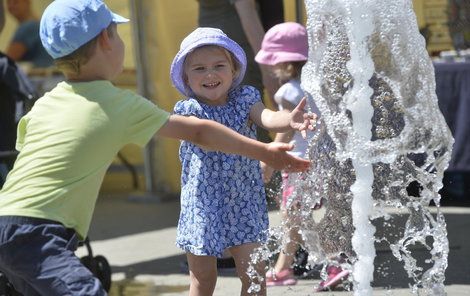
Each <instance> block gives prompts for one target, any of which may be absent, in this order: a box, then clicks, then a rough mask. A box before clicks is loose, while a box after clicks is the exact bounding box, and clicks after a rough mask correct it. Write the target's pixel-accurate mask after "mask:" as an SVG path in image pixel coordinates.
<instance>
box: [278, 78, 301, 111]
mask: <svg viewBox="0 0 470 296" xmlns="http://www.w3.org/2000/svg"><path fill="white" fill-rule="evenodd" d="M274 96H275V100H276V102H277V103H278V104H282V100H285V101H287V102H289V103H291V104H292V105H294V106H295V105H297V104H298V103H300V101H301V100H302V98H303V97H304V92H303V90H302V89H301V88H300V85H295V84H294V83H292V82H287V83H285V84H283V85H282V86H281V87H280V88H279V90H278V91H277V92H276V94H275V95H274Z"/></svg>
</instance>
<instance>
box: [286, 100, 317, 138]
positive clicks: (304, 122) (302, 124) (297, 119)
mask: <svg viewBox="0 0 470 296" xmlns="http://www.w3.org/2000/svg"><path fill="white" fill-rule="evenodd" d="M305 104H307V99H306V98H305V97H304V98H303V99H302V100H301V101H300V103H299V104H298V105H297V106H296V107H295V109H294V110H292V112H291V113H290V114H291V122H290V126H291V127H292V128H293V129H295V130H298V131H300V134H301V135H302V137H303V138H304V139H305V138H306V136H307V129H309V130H311V131H313V130H314V129H315V124H316V121H317V115H316V114H315V113H311V112H308V113H305V111H304V108H305Z"/></svg>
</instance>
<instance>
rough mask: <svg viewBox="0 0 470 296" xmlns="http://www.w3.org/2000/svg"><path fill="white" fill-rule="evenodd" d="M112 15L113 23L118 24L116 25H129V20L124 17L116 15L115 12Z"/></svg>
mask: <svg viewBox="0 0 470 296" xmlns="http://www.w3.org/2000/svg"><path fill="white" fill-rule="evenodd" d="M111 14H112V19H111V21H112V22H113V23H116V24H122V23H127V22H129V19H127V18H125V17H123V16H120V15H119V14H116V13H114V12H112V13H111Z"/></svg>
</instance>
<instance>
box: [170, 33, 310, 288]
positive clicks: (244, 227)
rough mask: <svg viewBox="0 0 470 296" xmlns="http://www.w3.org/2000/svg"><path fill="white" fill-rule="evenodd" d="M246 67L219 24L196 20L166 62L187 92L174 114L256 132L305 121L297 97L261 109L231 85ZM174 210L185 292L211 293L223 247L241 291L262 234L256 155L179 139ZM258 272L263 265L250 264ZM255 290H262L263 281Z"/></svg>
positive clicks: (251, 95)
mask: <svg viewBox="0 0 470 296" xmlns="http://www.w3.org/2000/svg"><path fill="white" fill-rule="evenodd" d="M245 70H246V57H245V53H244V52H243V50H242V48H241V47H240V46H239V45H238V44H237V43H236V42H234V41H233V40H231V39H230V38H228V37H227V36H226V35H225V34H224V33H223V32H222V31H221V30H219V29H214V28H198V29H196V30H195V31H194V32H192V33H191V34H190V35H188V36H187V37H186V38H185V39H184V40H183V42H182V43H181V47H180V51H179V52H178V54H177V55H176V57H175V58H174V60H173V63H172V65H171V79H172V81H173V84H174V85H175V87H176V88H177V89H178V90H179V91H180V92H181V93H182V94H184V95H185V96H188V98H187V99H185V100H182V101H179V102H178V103H177V104H176V105H175V108H174V112H175V113H176V114H180V115H185V116H195V117H198V118H205V119H212V120H215V121H218V122H219V123H222V124H225V125H227V126H228V127H230V128H232V129H234V130H236V131H237V132H239V133H241V134H243V135H245V136H249V137H251V138H256V126H255V125H259V126H261V127H263V128H265V129H267V130H271V131H277V132H282V131H288V130H290V129H292V128H294V129H298V130H302V131H305V130H306V129H312V128H313V127H312V124H311V122H310V120H313V119H314V115H307V114H304V112H303V108H304V106H305V100H302V101H301V102H300V104H299V105H298V106H297V107H296V108H294V109H293V111H292V112H287V111H278V112H274V111H271V110H269V109H266V108H265V106H264V105H263V103H262V102H261V98H260V94H259V92H258V90H256V89H255V88H254V87H251V86H239V84H240V82H241V81H242V79H243V76H244V74H245ZM180 160H181V163H182V177H181V183H182V189H181V213H180V219H179V223H178V232H177V239H176V244H177V246H178V247H180V248H182V249H183V250H185V251H186V252H187V259H188V265H189V271H190V278H191V285H190V292H189V294H190V295H204V296H207V295H212V293H213V292H214V288H215V284H216V281H217V268H216V258H217V257H221V256H222V254H223V252H224V250H225V249H228V250H229V251H230V253H231V255H232V256H233V258H234V259H235V264H236V269H237V273H238V276H239V277H240V279H241V281H242V291H241V295H249V292H248V289H249V288H250V284H251V280H250V278H249V276H248V275H247V271H248V267H249V264H250V254H251V253H252V252H253V250H254V249H255V248H257V247H258V246H260V243H261V242H264V241H265V239H266V230H267V229H268V215H267V208H266V197H265V192H264V186H263V181H262V177H261V171H260V165H259V162H258V161H253V160H251V159H248V158H246V157H239V156H236V155H232V154H225V153H220V152H212V151H207V150H205V149H204V148H203V147H199V146H196V145H193V144H192V143H190V142H187V141H183V142H182V143H181V147H180ZM256 271H257V272H258V274H262V272H264V266H262V265H261V264H259V265H257V266H256ZM258 284H259V285H260V286H258V287H259V291H257V292H256V295H265V294H266V291H265V285H264V281H261V282H258Z"/></svg>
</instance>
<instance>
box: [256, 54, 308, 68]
mask: <svg viewBox="0 0 470 296" xmlns="http://www.w3.org/2000/svg"><path fill="white" fill-rule="evenodd" d="M306 60H308V57H307V56H306V55H304V54H301V53H296V52H285V51H278V52H269V51H265V50H260V51H259V52H258V53H257V54H256V56H255V61H256V62H257V63H260V64H263V65H270V66H274V65H276V64H279V63H284V62H301V61H306Z"/></svg>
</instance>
